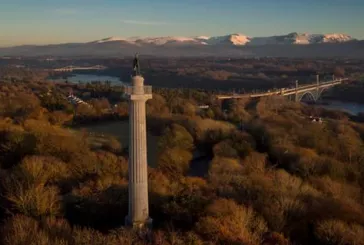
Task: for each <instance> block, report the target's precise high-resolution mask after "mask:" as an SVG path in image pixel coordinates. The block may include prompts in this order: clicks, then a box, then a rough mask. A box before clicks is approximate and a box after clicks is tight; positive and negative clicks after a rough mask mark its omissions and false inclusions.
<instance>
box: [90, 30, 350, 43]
mask: <svg viewBox="0 0 364 245" xmlns="http://www.w3.org/2000/svg"><path fill="white" fill-rule="evenodd" d="M353 40H355V39H353V38H352V37H351V36H349V35H346V34H308V33H297V32H293V33H289V34H287V35H280V36H270V37H249V36H246V35H244V34H240V33H236V34H230V35H225V36H212V37H207V36H199V37H174V36H167V37H146V38H140V37H139V38H120V37H109V38H105V39H101V40H98V41H94V43H105V42H115V41H121V42H127V43H130V44H139V45H143V44H149V45H167V44H190V45H193V44H196V45H233V46H244V45H254V46H258V45H278V44H318V43H343V42H348V41H353Z"/></svg>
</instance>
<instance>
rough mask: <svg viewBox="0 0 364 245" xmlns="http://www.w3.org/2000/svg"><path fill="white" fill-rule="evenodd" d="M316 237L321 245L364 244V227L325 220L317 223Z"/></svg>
mask: <svg viewBox="0 0 364 245" xmlns="http://www.w3.org/2000/svg"><path fill="white" fill-rule="evenodd" d="M315 235H316V237H317V239H318V240H319V242H320V244H327V245H344V244H358V245H359V244H364V227H363V226H360V225H358V224H355V223H354V224H348V223H345V222H343V221H341V220H324V221H320V222H318V223H317V225H316V227H315Z"/></svg>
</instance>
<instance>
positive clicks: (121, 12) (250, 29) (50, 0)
mask: <svg viewBox="0 0 364 245" xmlns="http://www.w3.org/2000/svg"><path fill="white" fill-rule="evenodd" d="M363 13H364V0H133V1H132V0H0V46H1V47H6V46H15V45H23V44H53V43H66V42H88V41H94V40H99V39H102V38H106V37H112V36H114V37H134V36H139V37H145V36H200V35H204V36H216V35H225V34H231V33H242V34H244V35H248V36H253V37H257V36H269V35H279V34H287V33H290V32H308V33H345V34H348V35H351V36H353V37H354V38H358V39H364V28H363V24H364V14H363Z"/></svg>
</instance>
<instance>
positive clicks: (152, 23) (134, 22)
mask: <svg viewBox="0 0 364 245" xmlns="http://www.w3.org/2000/svg"><path fill="white" fill-rule="evenodd" d="M121 22H123V23H124V24H130V25H145V26H161V25H169V24H170V23H167V22H158V21H141V20H122V21H121Z"/></svg>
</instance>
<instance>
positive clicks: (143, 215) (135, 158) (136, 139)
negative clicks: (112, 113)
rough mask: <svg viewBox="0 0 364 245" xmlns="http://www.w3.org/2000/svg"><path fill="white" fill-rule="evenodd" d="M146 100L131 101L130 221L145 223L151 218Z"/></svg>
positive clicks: (132, 222)
mask: <svg viewBox="0 0 364 245" xmlns="http://www.w3.org/2000/svg"><path fill="white" fill-rule="evenodd" d="M145 102H146V100H144V99H143V100H131V101H130V104H129V106H130V108H129V111H130V115H129V127H130V134H131V135H130V139H129V140H130V143H129V146H130V149H129V217H128V219H129V222H130V223H131V224H134V223H144V222H146V220H147V219H148V218H149V210H148V173H147V168H148V166H147V137H146V116H145Z"/></svg>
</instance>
